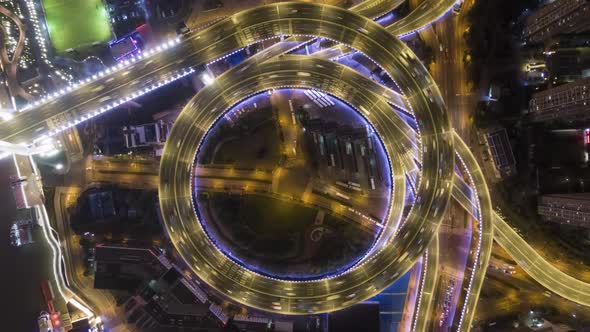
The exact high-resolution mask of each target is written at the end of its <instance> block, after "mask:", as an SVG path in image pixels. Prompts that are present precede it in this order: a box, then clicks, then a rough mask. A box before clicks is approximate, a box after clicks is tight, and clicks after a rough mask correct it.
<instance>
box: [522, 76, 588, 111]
mask: <svg viewBox="0 0 590 332" xmlns="http://www.w3.org/2000/svg"><path fill="white" fill-rule="evenodd" d="M589 90H590V77H587V78H583V79H580V80H577V81H575V82H572V83H568V84H564V85H560V86H557V87H554V88H550V89H547V90H545V91H542V92H539V93H536V94H534V95H533V97H532V98H531V100H530V102H529V113H530V114H531V117H532V120H533V121H534V122H546V121H555V120H560V121H567V122H572V121H576V120H585V119H589V118H590V91H589Z"/></svg>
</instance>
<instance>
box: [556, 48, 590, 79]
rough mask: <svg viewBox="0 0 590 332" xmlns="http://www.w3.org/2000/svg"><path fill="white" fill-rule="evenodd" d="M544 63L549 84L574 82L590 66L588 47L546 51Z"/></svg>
mask: <svg viewBox="0 0 590 332" xmlns="http://www.w3.org/2000/svg"><path fill="white" fill-rule="evenodd" d="M546 63H547V70H548V71H549V76H550V77H549V82H550V83H551V85H558V84H559V85H561V84H563V83H571V82H574V81H576V80H579V79H581V78H582V77H583V73H584V70H586V69H589V68H590V47H575V48H558V49H556V50H555V51H552V52H548V53H547V58H546Z"/></svg>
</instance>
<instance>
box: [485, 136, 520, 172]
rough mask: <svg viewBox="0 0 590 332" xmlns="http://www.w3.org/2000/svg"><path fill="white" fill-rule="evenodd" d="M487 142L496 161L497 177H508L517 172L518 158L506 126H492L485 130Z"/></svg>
mask: <svg viewBox="0 0 590 332" xmlns="http://www.w3.org/2000/svg"><path fill="white" fill-rule="evenodd" d="M482 135H483V136H484V137H485V144H486V146H487V148H488V150H489V153H490V154H491V156H492V159H493V161H494V167H495V169H496V171H497V177H500V178H501V177H508V176H512V175H514V174H516V160H515V159H514V154H513V153H512V147H511V146H510V140H509V138H508V133H507V132H506V129H505V128H491V129H487V130H485V131H484V132H483V133H482Z"/></svg>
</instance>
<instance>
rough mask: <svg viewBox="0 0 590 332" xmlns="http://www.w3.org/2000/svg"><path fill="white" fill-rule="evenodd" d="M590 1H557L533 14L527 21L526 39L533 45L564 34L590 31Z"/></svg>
mask: <svg viewBox="0 0 590 332" xmlns="http://www.w3.org/2000/svg"><path fill="white" fill-rule="evenodd" d="M588 15H590V0H556V1H553V2H551V3H549V4H547V5H545V6H543V7H541V8H539V9H538V10H537V11H536V12H535V13H533V14H532V15H531V16H529V18H528V19H527V24H526V28H525V31H524V34H525V37H526V38H527V39H528V40H529V41H530V42H531V43H541V42H546V41H548V40H549V39H550V38H552V37H555V36H557V35H560V34H564V33H576V32H583V31H586V30H589V29H590V20H588Z"/></svg>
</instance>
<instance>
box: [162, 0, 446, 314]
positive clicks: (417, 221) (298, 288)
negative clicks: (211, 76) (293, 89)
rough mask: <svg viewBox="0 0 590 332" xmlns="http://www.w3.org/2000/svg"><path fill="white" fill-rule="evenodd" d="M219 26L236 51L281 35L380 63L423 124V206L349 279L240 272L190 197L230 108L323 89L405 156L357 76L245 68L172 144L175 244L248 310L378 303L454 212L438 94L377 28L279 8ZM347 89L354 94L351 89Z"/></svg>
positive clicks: (170, 217) (341, 14) (202, 105)
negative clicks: (206, 140)
mask: <svg viewBox="0 0 590 332" xmlns="http://www.w3.org/2000/svg"><path fill="white" fill-rule="evenodd" d="M220 24H222V25H223V26H224V29H227V30H229V34H230V35H233V34H234V33H235V32H238V33H237V34H236V35H235V37H234V36H232V39H231V41H233V42H234V43H235V46H234V48H236V49H237V48H240V47H244V46H246V45H249V44H252V43H254V42H257V41H260V40H263V39H267V38H272V37H276V36H279V35H304V36H316V37H322V38H328V39H332V40H335V41H337V42H340V43H343V44H346V45H348V46H350V47H352V48H353V49H356V50H359V51H360V52H362V53H364V54H365V55H367V56H368V57H369V58H371V59H373V61H375V62H376V63H377V64H379V65H380V66H381V67H382V68H383V69H384V70H385V71H386V72H387V73H389V75H390V76H391V77H392V78H393V79H394V80H395V82H396V83H397V84H398V85H399V87H400V89H401V91H402V92H403V93H404V95H405V96H406V97H407V101H408V102H409V103H410V105H411V106H412V108H413V111H414V113H415V115H416V119H417V123H418V126H419V127H420V133H421V138H422V150H421V155H420V162H421V164H422V176H423V180H422V181H419V184H418V186H417V194H416V203H415V204H414V205H413V207H412V209H411V211H410V213H409V215H408V216H407V219H406V220H405V223H404V226H403V227H402V228H401V229H400V230H399V232H398V234H397V236H396V239H395V241H390V242H388V243H387V245H384V246H382V247H381V248H379V250H376V251H375V252H374V254H373V255H371V257H368V258H366V259H365V260H364V261H363V262H362V263H361V264H360V265H359V266H357V267H356V268H355V269H352V270H349V271H348V272H347V273H344V274H342V275H340V276H336V277H333V278H330V279H323V280H311V281H305V282H292V281H285V280H278V279H272V278H269V277H265V276H261V275H258V274H256V273H254V272H252V271H250V270H248V269H246V268H244V267H242V266H240V265H238V264H237V263H236V262H234V261H232V260H231V259H229V258H227V257H226V256H225V255H224V254H223V253H222V252H221V251H220V250H218V249H217V248H215V247H214V246H213V245H212V243H211V242H210V241H209V240H208V238H207V236H206V233H205V232H204V230H203V229H202V228H201V226H200V223H199V221H198V220H197V215H196V213H195V211H194V209H193V206H192V187H191V174H192V172H191V170H192V166H193V162H194V159H195V154H196V151H197V149H198V147H199V145H200V142H201V140H202V137H203V136H204V135H205V134H206V133H207V131H208V129H209V128H210V127H211V126H212V125H213V123H214V122H215V120H216V119H217V118H218V117H219V116H220V115H222V114H223V112H225V111H226V110H227V109H228V108H230V107H231V106H232V105H234V104H235V103H237V102H239V101H240V100H243V99H244V98H246V97H248V96H250V95H252V94H253V93H256V92H258V91H261V90H265V89H268V88H272V87H279V86H301V87H305V86H308V87H315V88H319V89H321V90H324V91H326V92H328V93H330V94H333V95H335V96H337V97H339V98H341V99H343V100H347V101H348V102H349V103H350V104H352V105H355V106H356V107H357V108H358V109H359V110H360V111H361V113H362V114H363V115H364V116H365V117H366V118H367V119H368V120H369V121H370V122H371V123H372V124H373V126H374V127H375V129H376V130H377V132H378V133H379V135H380V136H381V139H382V141H383V143H384V147H385V150H386V152H387V154H388V156H389V157H390V158H391V157H392V156H395V155H399V154H400V153H402V152H403V150H402V149H403V147H401V146H400V147H399V148H395V146H396V145H398V144H397V143H396V142H398V141H399V135H396V133H398V132H396V131H395V130H393V128H395V121H392V120H391V119H392V118H396V117H397V115H396V114H395V112H394V111H393V110H392V109H391V107H389V106H388V105H387V104H384V103H382V102H380V100H379V98H377V97H374V98H368V96H370V95H368V94H366V93H365V91H363V89H362V87H358V85H357V84H354V82H358V81H359V80H360V75H359V74H355V73H354V72H353V71H352V70H347V71H343V72H342V74H341V75H337V76H332V75H334V74H335V73H338V71H335V70H334V69H333V68H326V69H325V70H322V68H321V66H314V65H312V64H313V62H312V59H310V58H307V59H304V60H301V61H300V62H299V67H300V68H299V69H298V68H297V66H296V67H295V68H294V69H291V72H295V74H296V75H288V77H285V78H282V77H281V76H280V69H281V68H280V66H281V63H282V61H278V62H276V64H277V65H278V66H279V68H278V69H277V72H278V73H276V74H273V75H268V76H265V77H262V76H261V77H252V76H254V75H252V74H251V73H249V72H248V70H249V69H250V68H246V71H244V73H246V74H243V75H240V73H235V74H237V75H235V74H234V73H226V74H225V75H222V76H221V77H219V78H218V80H217V81H216V82H215V83H214V84H213V85H211V86H209V87H206V88H204V89H203V90H201V91H200V92H199V93H198V94H197V95H196V96H195V97H194V98H193V100H191V101H190V102H189V104H188V105H187V107H186V108H185V109H184V111H183V112H182V113H181V115H180V116H179V118H178V119H177V121H176V122H175V125H174V128H173V130H172V132H171V134H170V136H169V138H168V140H167V143H166V147H165V149H164V153H163V156H162V160H161V169H160V188H159V191H160V194H159V197H160V206H161V209H162V215H163V217H164V220H165V224H166V227H167V229H168V232H169V234H170V238H171V240H172V242H173V243H174V244H175V246H176V248H177V249H178V251H179V252H180V254H181V255H182V256H183V258H184V259H185V260H186V262H187V263H188V264H189V266H191V268H192V269H193V271H194V272H195V273H196V274H197V275H198V276H199V277H200V278H201V279H203V281H205V282H206V283H207V284H208V285H210V286H212V287H213V288H215V289H217V290H218V291H220V292H221V293H223V294H225V295H226V296H228V297H229V298H231V299H233V300H235V301H237V302H239V303H242V304H245V305H248V306H250V307H254V308H259V309H263V310H267V311H274V312H279V313H289V314H307V313H311V312H313V313H317V312H326V311H332V310H338V309H341V308H344V307H346V306H350V305H352V304H354V303H356V302H359V301H362V300H365V299H367V298H370V297H372V296H374V295H375V294H377V293H379V292H380V291H381V290H383V289H384V288H386V287H387V286H388V285H390V284H391V283H392V282H393V281H395V280H396V279H397V278H399V277H400V276H401V275H403V273H405V272H406V271H407V270H409V269H410V268H411V267H412V265H413V264H414V263H415V261H416V260H417V259H418V258H419V257H420V256H421V255H422V254H423V252H424V250H425V248H426V246H427V245H428V243H429V242H430V240H431V239H432V238H433V236H434V235H435V233H436V232H437V230H438V226H439V224H440V222H441V219H442V216H443V214H444V212H445V210H446V207H447V205H448V203H449V199H450V195H451V188H452V181H453V176H454V154H453V146H452V142H453V132H452V131H451V129H450V124H449V120H448V118H447V114H446V109H445V106H444V103H443V101H442V98H441V96H440V93H439V91H438V88H437V87H436V85H435V84H434V81H433V80H432V78H431V77H430V74H429V73H428V71H427V70H426V68H424V66H423V65H422V64H421V63H420V61H419V60H418V59H417V57H416V56H415V55H414V54H413V52H412V51H411V50H410V49H409V48H408V47H407V46H406V45H405V44H404V43H402V42H401V41H399V40H398V39H396V38H395V37H394V36H392V35H391V34H389V33H388V32H387V31H386V30H385V29H383V28H382V27H381V26H379V25H378V24H376V23H374V22H373V21H371V20H369V19H367V18H365V17H363V16H359V15H356V14H354V13H351V12H350V11H346V10H343V9H340V8H336V7H331V6H320V5H311V4H302V3H281V4H277V5H269V6H264V7H258V8H255V9H251V10H247V11H244V12H241V13H238V14H236V15H234V16H232V17H230V18H228V19H227V20H225V21H224V22H222V23H220ZM263 66H264V64H260V65H258V66H256V67H259V68H261V67H263ZM256 67H253V68H251V70H252V71H254V73H255V72H256V70H257V69H259V68H256ZM232 74H234V75H232ZM249 77H252V79H250V80H249V79H248V78H249ZM348 79H350V81H347V80H348ZM250 82H251V83H250ZM346 83H349V84H348V85H349V86H350V87H352V88H350V87H349V88H348V89H347V88H346ZM380 105H382V106H380ZM408 148H409V147H408ZM392 169H395V166H393V165H392ZM396 204H403V203H402V202H399V201H398V202H396V201H393V205H392V206H393V209H395V207H396ZM392 218H393V219H396V218H399V215H393V214H390V216H389V222H388V224H391V223H395V221H392V220H391V219H392Z"/></svg>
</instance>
